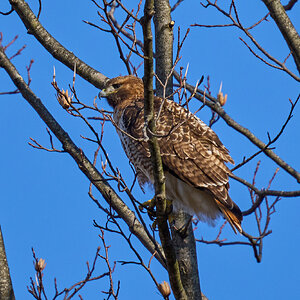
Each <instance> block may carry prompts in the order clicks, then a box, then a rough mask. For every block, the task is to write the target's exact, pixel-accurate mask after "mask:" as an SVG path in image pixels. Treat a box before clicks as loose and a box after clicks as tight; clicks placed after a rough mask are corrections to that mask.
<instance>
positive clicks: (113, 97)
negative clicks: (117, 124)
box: [99, 75, 144, 109]
mask: <svg viewBox="0 0 300 300" xmlns="http://www.w3.org/2000/svg"><path fill="white" fill-rule="evenodd" d="M101 97H103V98H106V99H107V102H108V104H109V105H110V106H112V107H113V108H114V109H115V108H116V107H117V106H118V105H119V104H121V103H123V102H124V101H133V100H137V99H141V98H144V85H143V81H142V79H140V78H138V77H135V76H133V75H128V76H119V77H115V78H112V79H110V80H108V81H107V82H106V84H105V87H104V89H103V90H102V91H101V92H100V93H99V98H101Z"/></svg>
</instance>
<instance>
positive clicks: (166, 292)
mask: <svg viewBox="0 0 300 300" xmlns="http://www.w3.org/2000/svg"><path fill="white" fill-rule="evenodd" d="M157 288H158V290H159V291H160V293H161V294H162V296H163V297H164V298H167V297H169V296H170V295H171V289H170V285H169V284H168V283H167V282H166V281H163V282H162V283H160V284H159V285H158V287H157Z"/></svg>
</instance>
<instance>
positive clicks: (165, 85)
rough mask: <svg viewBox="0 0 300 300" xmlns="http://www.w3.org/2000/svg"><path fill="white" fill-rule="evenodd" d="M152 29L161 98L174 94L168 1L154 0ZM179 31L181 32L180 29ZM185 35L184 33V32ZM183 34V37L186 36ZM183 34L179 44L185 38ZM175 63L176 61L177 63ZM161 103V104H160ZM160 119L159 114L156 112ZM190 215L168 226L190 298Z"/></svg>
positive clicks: (195, 282)
mask: <svg viewBox="0 0 300 300" xmlns="http://www.w3.org/2000/svg"><path fill="white" fill-rule="evenodd" d="M154 6H155V15H154V28H155V65H156V68H155V73H156V96H159V97H162V98H163V99H165V98H167V97H168V99H170V98H172V95H173V76H172V73H173V69H174V67H175V65H173V39H174V37H173V26H174V23H173V21H172V19H171V7H170V4H169V0H156V1H155V2H154ZM179 32H180V31H179ZM186 35H187V34H186ZM186 35H185V37H186ZM185 37H184V39H183V41H182V43H183V42H184V40H185ZM182 43H181V44H180V35H179V33H178V49H177V57H176V59H177V60H176V62H177V61H178V59H179V52H180V49H181V47H182ZM176 62H175V64H176ZM163 105H164V104H162V106H163ZM157 121H158V122H159V113H158V115H157ZM190 218H191V216H190V215H189V214H187V213H185V212H183V211H182V210H180V211H176V212H174V213H172V219H174V222H175V223H174V226H171V232H172V239H173V240H172V241H173V247H174V249H175V252H176V257H177V260H178V263H179V267H180V276H181V281H182V284H183V288H184V290H185V292H186V295H187V298H188V299H189V300H198V299H201V290H200V281H199V272H198V262H197V251H196V243H195V237H194V231H193V227H192V223H191V222H189V220H190ZM185 226H187V227H188V228H187V235H186V236H184V237H182V234H180V232H179V231H178V230H177V229H176V228H184V227H185Z"/></svg>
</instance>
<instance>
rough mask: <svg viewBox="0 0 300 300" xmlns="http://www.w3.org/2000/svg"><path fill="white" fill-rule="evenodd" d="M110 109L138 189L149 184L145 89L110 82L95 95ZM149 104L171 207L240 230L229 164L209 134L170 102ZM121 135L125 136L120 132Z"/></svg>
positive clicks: (125, 79)
mask: <svg viewBox="0 0 300 300" xmlns="http://www.w3.org/2000/svg"><path fill="white" fill-rule="evenodd" d="M100 95H101V96H102V97H106V98H107V100H108V103H109V104H110V105H111V106H112V107H113V109H114V120H115V123H116V124H117V132H118V134H119V136H120V139H121V142H122V145H123V148H124V150H125V152H126V155H127V156H128V158H129V160H130V161H131V162H132V164H133V165H134V167H135V169H136V172H137V176H138V181H139V184H140V185H141V187H142V186H143V185H144V184H145V183H147V182H150V183H152V184H153V175H152V165H151V160H150V151H149V148H148V143H147V141H145V139H144V126H145V125H144V110H143V107H144V99H143V98H144V88H143V82H142V80H141V79H139V78H137V77H134V76H120V77H116V78H113V79H111V80H109V81H108V82H107V84H106V87H105V89H104V90H103V91H102V92H101V93H100ZM162 103H163V100H162V99H161V98H159V97H155V99H154V110H155V113H156V115H157V113H158V111H159V110H160V109H161V113H160V117H159V119H158V121H157V127H156V128H157V129H156V134H157V135H158V136H159V137H158V142H159V146H160V151H161V156H162V162H163V167H164V172H165V177H166V194H167V198H169V199H170V200H172V201H173V205H174V206H175V208H183V209H185V210H186V211H187V212H189V213H191V214H194V213H195V214H196V215H197V216H198V218H199V219H200V220H203V221H207V222H208V223H211V224H212V223H213V220H214V219H216V218H217V217H218V216H219V215H220V214H221V213H222V214H223V216H224V217H225V218H226V219H227V220H228V221H229V223H230V225H231V226H232V228H233V229H234V230H235V228H236V229H238V230H239V231H241V225H240V224H241V220H242V214H241V211H240V209H239V208H238V206H237V205H236V204H235V203H234V202H233V201H232V200H231V198H230V197H229V195H228V188H229V184H228V174H230V170H229V169H228V167H227V166H226V165H225V163H226V162H230V163H234V161H233V159H232V158H231V157H230V155H229V153H228V150H227V149H226V148H225V147H224V145H223V144H222V143H221V141H220V140H219V138H218V137H217V135H216V134H215V133H214V131H213V130H212V129H211V128H209V127H208V126H207V125H205V124H204V123H203V122H202V121H201V120H200V119H199V118H197V117H196V116H194V115H193V114H191V113H190V112H189V111H187V110H186V109H184V108H182V107H181V106H180V105H178V104H177V103H175V102H174V101H170V100H167V99H166V100H165V102H164V104H163V106H162ZM124 132H126V134H125V133H124Z"/></svg>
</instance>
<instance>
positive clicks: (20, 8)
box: [9, 0, 108, 89]
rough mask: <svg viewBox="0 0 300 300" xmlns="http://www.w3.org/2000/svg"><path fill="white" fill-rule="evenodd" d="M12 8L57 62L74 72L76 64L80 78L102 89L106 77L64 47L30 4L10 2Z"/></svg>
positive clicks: (20, 0) (20, 1) (19, 0)
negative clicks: (46, 27) (42, 22)
mask: <svg viewBox="0 0 300 300" xmlns="http://www.w3.org/2000/svg"><path fill="white" fill-rule="evenodd" d="M9 2H10V4H11V6H12V8H13V9H14V10H15V11H16V12H17V14H18V15H19V17H20V18H21V20H22V21H23V23H24V25H25V26H26V28H27V29H28V33H30V34H33V35H34V37H35V38H36V39H37V40H38V41H39V42H40V43H41V44H42V46H43V47H44V48H45V49H46V50H47V51H48V52H49V53H50V54H51V55H52V56H53V57H54V58H56V59H57V60H59V61H60V62H62V63H63V64H64V65H66V66H67V67H68V68H70V69H71V70H72V71H73V70H74V65H75V64H76V72H77V74H78V75H79V76H81V77H83V78H84V79H85V80H87V81H88V82H90V83H91V84H92V85H94V86H95V87H97V88H99V89H102V88H103V87H104V84H105V82H106V80H107V79H108V78H107V77H106V76H105V75H103V74H101V73H100V72H98V71H97V70H95V69H93V68H92V67H90V66H89V65H87V64H86V63H84V62H83V61H82V60H80V59H79V58H78V57H76V56H75V55H74V54H73V53H72V52H71V51H69V50H67V49H66V48H65V47H63V46H62V45H61V44H60V43H59V42H58V41H57V40H56V39H55V38H54V37H53V36H52V35H51V34H50V33H49V32H48V31H47V30H46V29H45V28H44V27H43V26H42V25H41V23H40V22H39V20H38V19H37V18H36V16H35V15H34V13H33V12H32V10H31V9H30V7H29V6H28V4H27V3H26V2H25V1H24V0H9Z"/></svg>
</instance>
